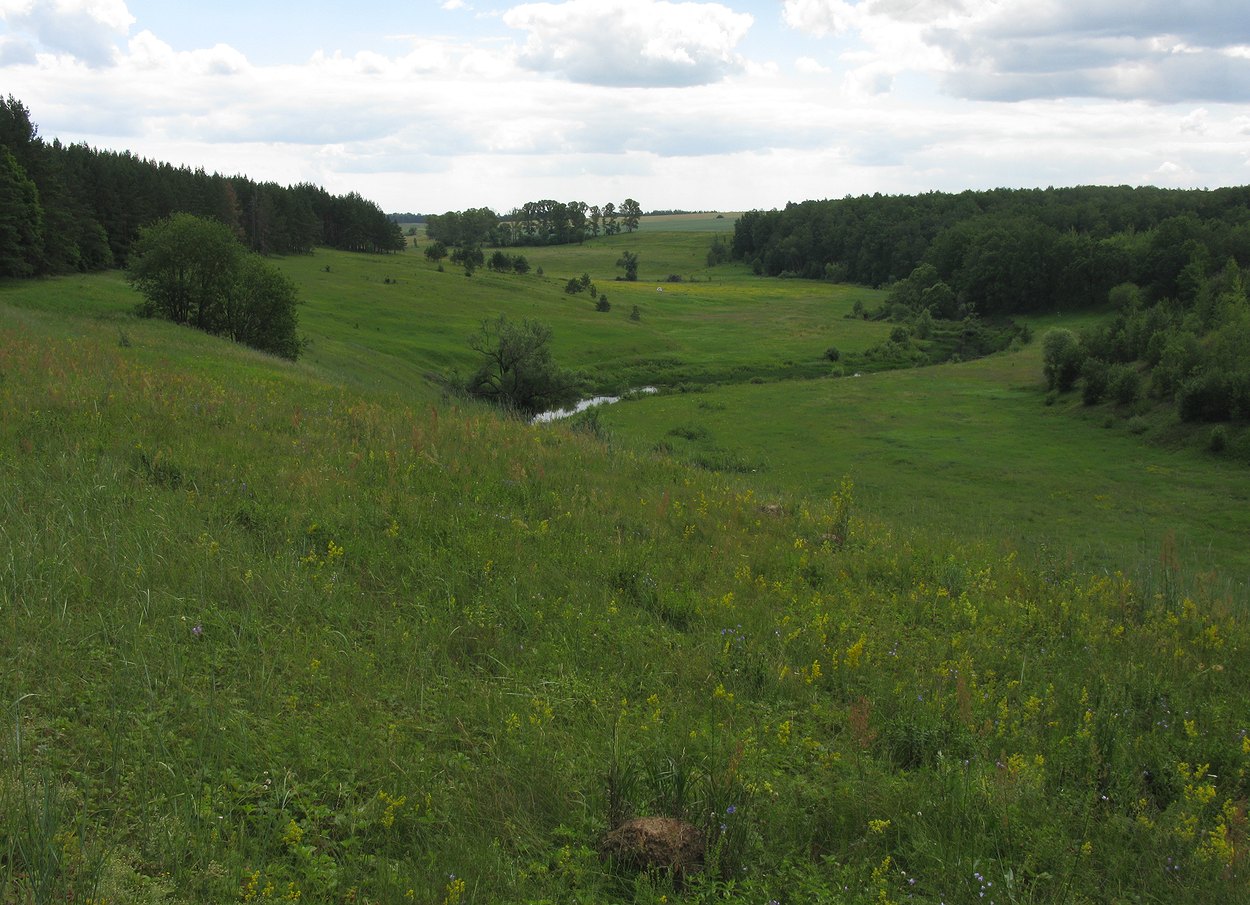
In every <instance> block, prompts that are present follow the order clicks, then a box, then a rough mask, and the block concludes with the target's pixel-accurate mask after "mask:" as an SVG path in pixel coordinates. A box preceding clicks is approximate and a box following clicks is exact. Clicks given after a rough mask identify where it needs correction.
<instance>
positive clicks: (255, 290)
mask: <svg viewBox="0 0 1250 905" xmlns="http://www.w3.org/2000/svg"><path fill="white" fill-rule="evenodd" d="M128 278H129V280H130V282H131V284H132V285H133V286H134V287H135V288H136V289H138V290H139V292H141V293H143V296H144V300H143V301H142V302H141V303H140V304H139V306H138V308H137V313H138V314H139V315H140V316H141V317H162V318H165V319H167V320H171V321H174V322H175V323H179V324H186V325H188V326H191V327H196V328H197V329H200V330H204V331H205V332H207V333H213V334H216V335H219V336H227V337H229V338H230V339H232V340H234V341H235V342H240V343H244V344H245V345H249V346H252V347H253V348H257V349H261V350H263V351H265V352H272V353H273V354H275V355H280V356H282V357H283V358H289V359H292V360H294V359H295V358H297V357H298V356H299V352H300V341H299V339H298V337H297V336H296V326H297V320H296V315H295V306H296V305H297V304H298V299H297V297H296V290H295V285H294V284H293V283H292V282H291V281H290V280H288V279H287V278H286V277H285V276H283V275H282V274H281V273H280V272H278V271H277V270H275V269H274V268H273V267H271V266H270V265H268V264H267V263H265V261H264V260H262V259H261V258H260V257H259V256H258V255H255V254H252V253H251V252H248V251H247V250H246V249H245V248H244V247H243V246H242V244H240V242H239V240H238V239H237V238H235V235H234V233H233V232H232V231H231V230H230V228H229V227H228V226H226V225H225V224H224V223H221V222H220V221H218V220H209V219H205V218H203V217H196V216H193V215H191V214H174V215H173V216H171V217H168V218H166V219H164V220H160V221H158V222H156V223H154V224H153V225H151V226H148V227H144V228H143V229H141V230H140V231H139V238H138V239H137V240H136V241H135V243H134V245H133V246H132V249H131V257H130V266H129V270H128Z"/></svg>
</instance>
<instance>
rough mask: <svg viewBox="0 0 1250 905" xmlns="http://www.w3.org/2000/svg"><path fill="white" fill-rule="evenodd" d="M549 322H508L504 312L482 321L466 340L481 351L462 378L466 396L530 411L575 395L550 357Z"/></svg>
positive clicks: (556, 405)
mask: <svg viewBox="0 0 1250 905" xmlns="http://www.w3.org/2000/svg"><path fill="white" fill-rule="evenodd" d="M550 343H551V328H550V327H548V326H546V325H544V324H541V323H538V322H536V321H531V320H528V319H527V320H522V321H521V322H520V323H519V324H516V323H511V322H509V321H508V319H507V318H506V317H505V316H504V315H502V314H501V315H499V317H498V318H496V319H495V320H487V321H483V322H482V327H481V330H480V331H479V332H478V333H477V335H475V336H474V337H473V338H472V339H471V340H470V342H469V346H470V348H472V349H473V351H474V352H477V353H478V355H479V356H480V357H481V365H480V367H479V368H478V370H477V371H476V372H475V373H474V374H473V375H472V376H471V377H470V378H469V379H468V381H466V383H465V385H464V386H465V390H466V391H467V392H468V393H469V395H471V396H475V397H477V398H479V399H485V400H487V401H489V402H493V403H495V404H496V405H500V406H503V407H504V408H507V409H510V410H514V411H517V412H521V413H523V414H525V415H535V414H537V413H539V412H543V411H547V410H550V409H556V408H559V407H560V406H561V405H564V404H565V403H567V402H570V401H572V400H573V399H575V398H577V387H576V383H575V381H574V380H573V378H572V377H571V376H570V375H569V374H567V373H566V372H564V371H563V370H561V369H560V368H559V367H557V366H556V364H555V362H554V361H553V360H552V357H551V349H550Z"/></svg>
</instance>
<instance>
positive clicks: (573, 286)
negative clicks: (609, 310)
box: [564, 273, 597, 298]
mask: <svg viewBox="0 0 1250 905" xmlns="http://www.w3.org/2000/svg"><path fill="white" fill-rule="evenodd" d="M564 291H565V292H567V293H568V294H569V295H577V294H578V293H580V292H589V293H590V297H591V298H594V297H595V295H596V294H597V292H596V290H595V284H594V283H592V282H591V280H590V274H588V273H583V274H582V275H581V276H580V277H573V278H572V279H570V280H569V281H568V282H567V283H565V284H564Z"/></svg>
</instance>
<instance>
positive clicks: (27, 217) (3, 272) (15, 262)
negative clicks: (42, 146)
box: [0, 146, 43, 277]
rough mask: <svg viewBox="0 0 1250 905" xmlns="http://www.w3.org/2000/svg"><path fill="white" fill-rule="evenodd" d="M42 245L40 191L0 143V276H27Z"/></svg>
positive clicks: (31, 272) (34, 265)
mask: <svg viewBox="0 0 1250 905" xmlns="http://www.w3.org/2000/svg"><path fill="white" fill-rule="evenodd" d="M42 247H43V209H42V208H41V207H40V206H39V192H38V190H37V189H36V188H35V183H34V182H32V181H31V180H30V178H29V177H28V176H27V175H26V171H25V170H23V169H22V167H21V164H19V163H18V162H17V158H15V157H14V156H13V155H12V154H10V153H9V150H8V148H5V147H3V146H0V276H6V277H24V276H30V275H31V274H33V273H34V272H35V270H36V267H37V265H38V263H39V259H40V253H41V251H42Z"/></svg>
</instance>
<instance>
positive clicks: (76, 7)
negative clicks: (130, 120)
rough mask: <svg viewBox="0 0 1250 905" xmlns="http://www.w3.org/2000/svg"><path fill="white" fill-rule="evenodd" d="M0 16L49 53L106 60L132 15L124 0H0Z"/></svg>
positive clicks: (91, 63) (103, 62)
mask: <svg viewBox="0 0 1250 905" xmlns="http://www.w3.org/2000/svg"><path fill="white" fill-rule="evenodd" d="M0 18H2V19H3V20H4V22H5V23H6V24H7V25H8V26H9V28H10V29H11V30H12V31H14V32H17V33H19V34H24V35H27V36H28V37H30V38H32V39H33V40H34V41H35V42H37V44H39V45H41V46H42V47H43V48H44V49H46V50H48V51H50V52H52V53H61V54H68V55H70V56H72V57H75V58H76V59H79V60H81V61H82V62H84V63H86V64H87V65H89V66H93V67H102V66H106V65H108V64H110V63H111V62H112V61H113V60H114V58H115V57H116V55H117V52H118V51H117V41H118V40H119V39H122V38H124V37H125V36H126V33H127V31H129V29H130V26H131V25H132V24H133V23H134V21H135V18H134V16H132V15H131V14H130V10H129V9H127V8H126V4H125V2H124V0H0Z"/></svg>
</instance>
